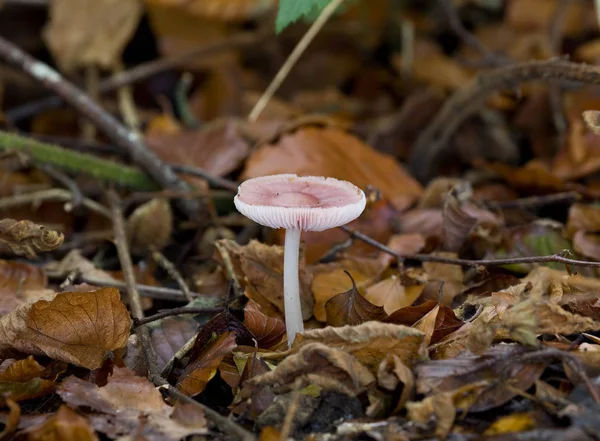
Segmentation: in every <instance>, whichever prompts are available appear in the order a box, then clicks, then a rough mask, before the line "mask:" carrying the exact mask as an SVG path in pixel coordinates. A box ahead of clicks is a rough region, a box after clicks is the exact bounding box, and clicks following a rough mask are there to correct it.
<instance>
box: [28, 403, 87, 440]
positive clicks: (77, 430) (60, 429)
mask: <svg viewBox="0 0 600 441" xmlns="http://www.w3.org/2000/svg"><path fill="white" fill-rule="evenodd" d="M26 432H27V434H28V439H29V440H31V441H59V440H64V441H75V440H77V441H98V437H97V436H96V434H95V433H94V430H93V429H92V428H91V427H90V425H89V424H88V421H87V420H86V419H85V418H84V417H82V416H81V415H79V414H78V413H77V412H74V411H73V410H71V409H69V408H68V407H67V406H65V405H64V404H63V405H62V406H60V407H59V409H58V411H57V412H56V414H54V415H53V416H51V417H50V418H48V419H47V420H46V421H44V422H43V423H42V424H40V425H39V426H34V427H30V428H28V429H27V430H26Z"/></svg>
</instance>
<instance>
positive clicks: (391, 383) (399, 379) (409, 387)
mask: <svg viewBox="0 0 600 441" xmlns="http://www.w3.org/2000/svg"><path fill="white" fill-rule="evenodd" d="M377 384H378V385H379V387H382V388H384V389H387V390H389V391H394V390H396V389H397V388H398V387H399V386H401V387H402V393H401V395H400V398H399V399H398V403H397V404H396V408H395V411H394V412H398V411H399V410H401V409H402V408H403V407H404V405H405V404H406V402H407V401H408V400H410V399H411V398H412V397H413V395H414V393H415V378H414V375H413V373H412V371H411V370H410V369H409V368H408V367H407V366H406V365H405V364H404V363H402V360H400V358H399V357H398V356H396V355H388V356H387V357H386V358H385V359H384V360H383V361H382V362H381V363H380V364H379V368H378V370H377Z"/></svg>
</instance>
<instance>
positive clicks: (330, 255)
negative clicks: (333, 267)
mask: <svg viewBox="0 0 600 441" xmlns="http://www.w3.org/2000/svg"><path fill="white" fill-rule="evenodd" d="M353 243H354V239H353V238H352V237H349V238H348V239H347V240H345V241H343V242H339V243H336V244H334V245H333V246H332V247H331V248H330V249H329V251H327V254H325V255H324V256H323V257H321V258H320V259H319V263H329V262H332V261H333V260H334V259H335V258H336V256H337V255H338V254H339V253H341V252H342V251H345V250H347V249H348V248H350V247H351V246H352V244H353Z"/></svg>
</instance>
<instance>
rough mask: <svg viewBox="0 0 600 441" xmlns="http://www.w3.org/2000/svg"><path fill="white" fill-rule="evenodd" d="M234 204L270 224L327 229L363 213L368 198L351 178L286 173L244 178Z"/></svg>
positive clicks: (268, 225)
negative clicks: (348, 180) (341, 179)
mask: <svg viewBox="0 0 600 441" xmlns="http://www.w3.org/2000/svg"><path fill="white" fill-rule="evenodd" d="M234 203H235V206H236V208H237V209H238V211H239V212H240V213H242V214H243V215H244V216H246V217H247V218H250V219H252V220H253V221H254V222H256V223H258V224H261V225H264V226H267V227H271V228H285V229H286V230H287V229H299V230H302V231H323V230H328V229H330V228H334V227H339V226H341V225H345V224H347V223H348V222H351V221H353V220H354V219H356V218H357V217H358V216H360V214H361V213H362V212H363V210H364V209H365V204H366V197H365V194H364V193H363V191H362V190H361V189H360V188H358V187H357V186H356V185H354V184H352V183H350V182H347V181H340V180H338V179H334V178H325V177H322V176H296V175H293V174H285V175H273V176H262V177H259V178H253V179H248V180H247V181H244V182H243V183H242V184H241V185H240V186H239V188H238V194H237V195H236V197H235V198H234Z"/></svg>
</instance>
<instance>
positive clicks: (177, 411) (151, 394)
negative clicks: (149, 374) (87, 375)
mask: <svg viewBox="0 0 600 441" xmlns="http://www.w3.org/2000/svg"><path fill="white" fill-rule="evenodd" d="M58 394H59V395H60V397H61V398H62V399H63V401H64V402H65V403H67V404H68V405H69V406H71V407H74V408H82V409H87V408H90V409H92V410H93V411H94V412H93V413H91V414H90V415H89V416H88V418H89V421H90V423H91V425H92V426H93V427H94V429H96V430H97V431H98V432H102V433H104V434H106V435H107V436H108V437H110V438H111V439H116V438H120V437H123V436H125V435H128V434H131V433H137V434H138V437H139V438H142V437H143V438H144V439H146V440H148V441H171V440H172V441H176V440H179V439H181V438H184V437H186V436H189V435H192V434H198V435H204V434H206V433H207V429H206V421H205V419H204V415H203V413H202V412H201V411H199V410H198V408H197V407H196V406H189V405H183V406H180V405H177V406H175V407H171V406H168V405H167V404H166V403H165V402H164V401H163V398H162V395H161V394H160V392H159V391H158V389H156V387H155V386H154V385H153V384H152V383H151V382H150V381H148V380H147V379H146V378H142V377H138V376H136V375H134V374H133V372H131V371H130V370H128V369H124V368H115V369H114V371H113V375H112V376H111V377H109V379H108V383H107V384H106V385H105V386H103V387H98V386H96V385H95V384H94V383H90V382H88V381H84V380H81V379H79V378H77V377H74V376H71V377H68V378H67V379H66V380H65V381H64V382H63V383H62V384H61V385H60V387H59V390H58ZM142 418H143V419H144V424H143V425H140V419H142Z"/></svg>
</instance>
